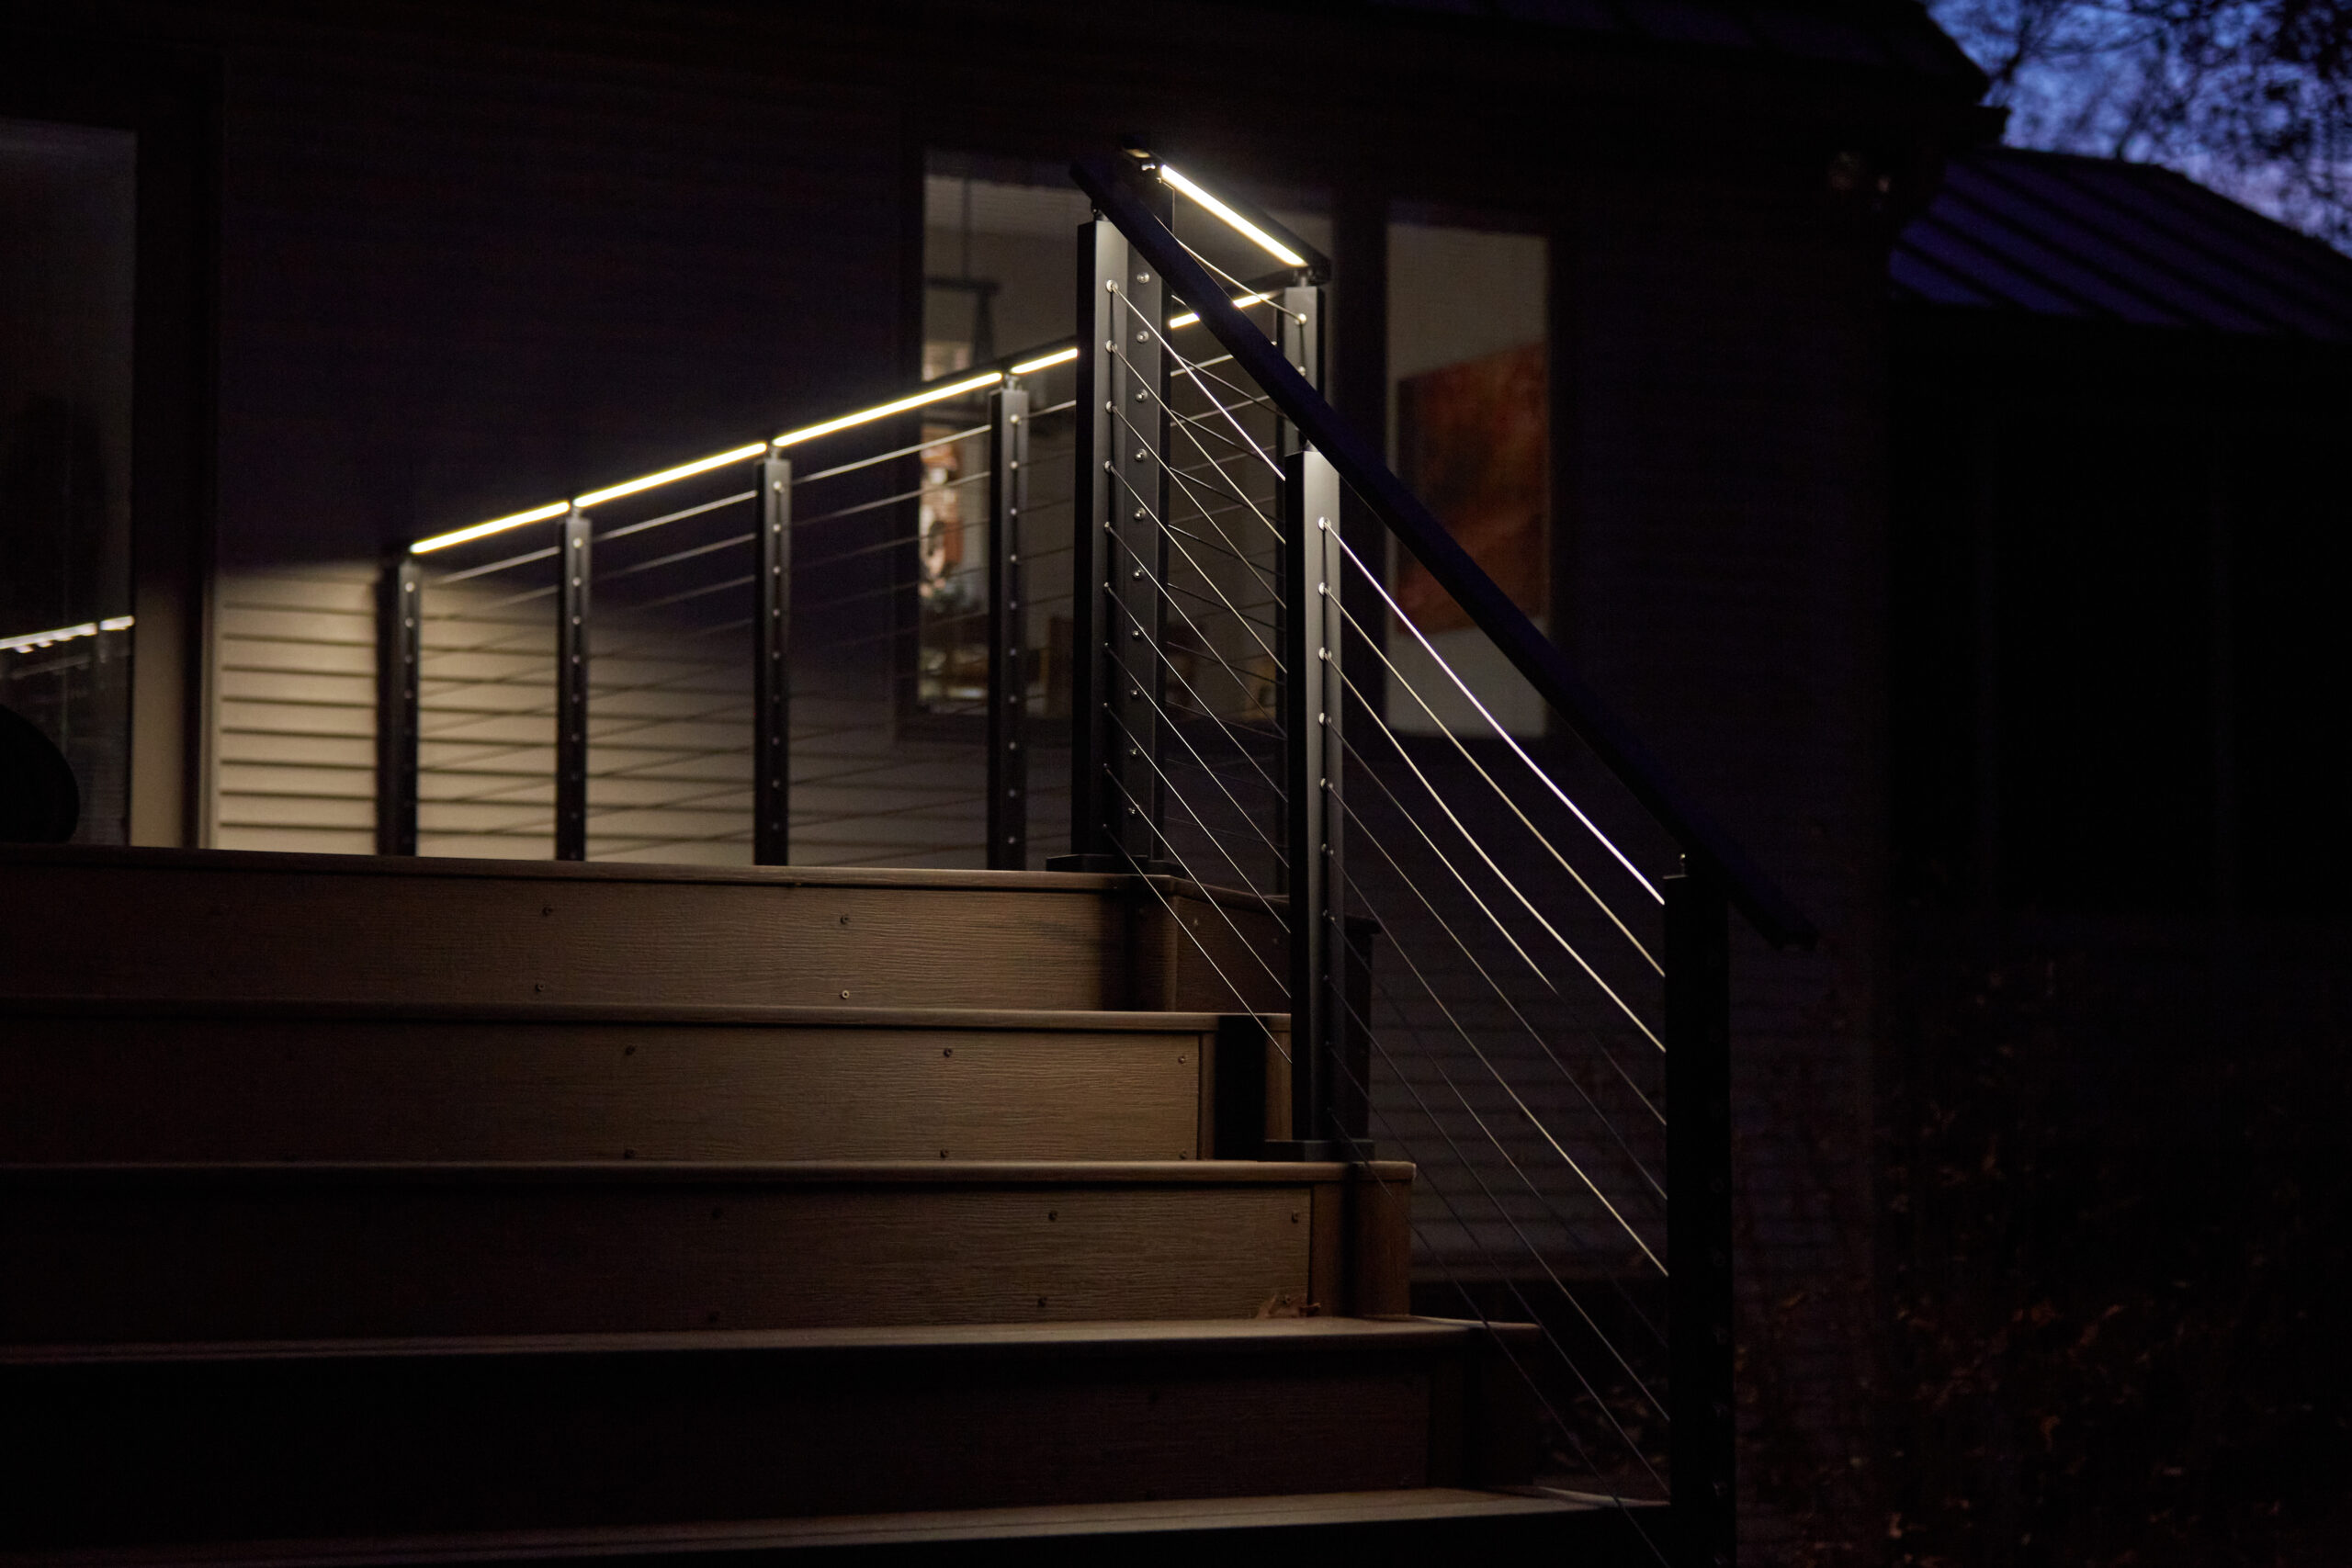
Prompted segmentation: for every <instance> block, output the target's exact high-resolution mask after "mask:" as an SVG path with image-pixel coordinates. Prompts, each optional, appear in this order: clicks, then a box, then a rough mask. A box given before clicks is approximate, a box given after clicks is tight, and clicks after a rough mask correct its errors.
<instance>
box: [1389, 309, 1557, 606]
mask: <svg viewBox="0 0 2352 1568" xmlns="http://www.w3.org/2000/svg"><path fill="white" fill-rule="evenodd" d="M1547 353H1548V349H1547V347H1546V345H1545V344H1543V343H1540V342H1538V343H1528V344H1520V345H1519V346H1518V347H1516V348H1507V349H1503V350H1501V351H1500V352H1498V353H1495V354H1487V355H1479V356H1478V357H1477V358H1475V359H1465V360H1463V361H1461V362H1460V363H1458V364H1454V365H1447V366H1442V367H1439V368H1437V369H1435V370H1425V371H1422V372H1421V373H1420V374H1419V375H1417V376H1407V377H1404V378H1401V379H1399V381H1398V382H1397V468H1398V476H1397V477H1398V478H1400V479H1403V480H1404V481H1405V483H1406V484H1407V485H1408V487H1409V488H1410V489H1411V490H1412V491H1413V493H1414V494H1416V495H1418V496H1419V497H1420V498H1421V500H1422V501H1423V502H1426V503H1427V504H1428V506H1429V508H1430V511H1432V512H1434V513H1437V516H1438V520H1439V521H1440V522H1442V523H1443V524H1444V525H1446V528H1447V530H1448V531H1449V532H1451V533H1452V534H1453V536H1454V538H1455V539H1457V540H1458V541H1460V542H1461V545H1462V547H1463V548H1464V549H1466V550H1468V551H1469V552H1470V556H1471V558H1472V559H1474V560H1476V562H1477V563H1478V564H1479V565H1480V566H1482V567H1484V568H1485V569H1486V570H1487V575H1488V576H1490V577H1492V578H1493V579H1494V580H1495V581H1496V583H1497V584H1498V585H1499V586H1500V587H1501V588H1502V590H1503V592H1506V593H1509V594H1510V597H1511V602H1512V603H1513V604H1517V605H1518V606H1519V607H1520V608H1521V609H1522V610H1524V611H1526V612H1527V613H1528V615H1531V616H1533V617H1534V618H1536V619H1537V620H1542V619H1543V618H1544V617H1545V616H1546V615H1550V613H1551V607H1552V605H1551V599H1552V516H1551V507H1552V436H1551V419H1552V414H1551V398H1550V377H1549V375H1548V374H1547V371H1546V355H1547ZM1397 564H1398V570H1397V580H1396V585H1395V588H1394V590H1393V592H1395V593H1396V596H1397V604H1398V605H1399V606H1400V607H1401V608H1402V609H1403V610H1404V612H1405V614H1406V615H1408V616H1410V617H1411V618H1412V621H1413V624H1414V625H1416V626H1419V627H1420V628H1421V630H1422V631H1424V632H1428V633H1431V634H1434V633H1438V632H1443V631H1453V630H1455V629H1457V628H1460V627H1463V626H1468V625H1469V624H1470V620H1469V617H1468V616H1467V615H1464V614H1463V612H1462V609H1461V607H1460V606H1459V605H1457V604H1454V602H1453V598H1452V597H1451V596H1450V595H1448V594H1447V593H1446V592H1445V591H1444V590H1443V589H1442V588H1440V587H1439V586H1438V585H1437V582H1436V580H1434V579H1433V578H1431V577H1430V574H1429V572H1428V571H1427V570H1425V569H1424V568H1423V567H1422V566H1421V564H1420V562H1419V561H1417V560H1415V559H1413V558H1411V557H1410V556H1401V557H1399V558H1398V563H1397ZM1391 631H1392V634H1393V635H1394V636H1396V637H1404V636H1406V635H1407V634H1406V633H1405V632H1404V630H1403V628H1402V627H1400V626H1392V628H1391Z"/></svg>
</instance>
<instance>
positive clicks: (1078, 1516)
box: [33, 1487, 1620, 1568]
mask: <svg viewBox="0 0 2352 1568" xmlns="http://www.w3.org/2000/svg"><path fill="white" fill-rule="evenodd" d="M1604 1511H1605V1512H1608V1513H1611V1514H1614V1513H1617V1512H1619V1511H1620V1510H1618V1509H1617V1508H1615V1507H1612V1506H1610V1505H1607V1504H1605V1503H1600V1502H1585V1501H1580V1500H1576V1499H1570V1498H1564V1497H1557V1496H1546V1495H1532V1494H1522V1493H1512V1492H1487V1491H1477V1490H1472V1489H1468V1488H1462V1487H1411V1488H1404V1489H1400V1490H1395V1491H1383V1492H1336V1493H1308V1494H1305V1495H1295V1496H1261V1497H1230V1498H1176V1499H1170V1500H1166V1501H1155V1502H1143V1503H1074V1504H1063V1505H1060V1506H1046V1507H1031V1508H943V1509H935V1510H929V1511H923V1512H915V1513H902V1514H865V1515H850V1516H846V1517H840V1516H836V1517H819V1518H811V1519H762V1520H752V1521H743V1522H722V1523H710V1524H695V1525H669V1526H637V1527H619V1528H608V1529H589V1530H498V1531H481V1532H477V1533H473V1534H466V1535H442V1536H408V1537H391V1538H374V1539H358V1540H293V1541H271V1540H256V1541H239V1542H228V1543H221V1544H218V1545H212V1544H207V1545H204V1546H199V1547H196V1548H193V1549H190V1548H181V1549H179V1550H177V1551H170V1552H168V1554H166V1553H164V1552H159V1551H156V1550H154V1549H140V1548H129V1549H119V1550H117V1551H95V1552H86V1553H84V1552H76V1553H74V1554H72V1555H71V1556H70V1557H68V1556H65V1555H62V1554H61V1555H59V1556H57V1557H46V1556H44V1557H40V1558H36V1559H34V1560H33V1562H35V1563H38V1564H39V1568H68V1564H69V1563H71V1564H72V1565H73V1568H160V1565H161V1564H163V1563H164V1562H172V1563H187V1564H197V1563H201V1564H205V1565H206V1568H373V1565H375V1564H388V1563H441V1562H452V1563H454V1562H571V1561H608V1560H629V1559H644V1558H652V1557H666V1556H668V1555H669V1554H672V1553H677V1554H685V1553H692V1554H694V1555H695V1557H696V1558H708V1557H713V1556H716V1555H718V1554H722V1553H724V1554H728V1555H729V1556H739V1557H740V1556H742V1555H748V1554H751V1553H756V1552H762V1551H787V1552H795V1553H798V1552H803V1551H810V1550H823V1549H825V1548H829V1547H879V1546H916V1545H922V1544H927V1543H941V1544H953V1543H963V1542H978V1541H991V1542H996V1543H1000V1544H1002V1545H1005V1546H1008V1547H1010V1546H1015V1545H1019V1546H1025V1547H1028V1548H1031V1549H1032V1550H1034V1549H1035V1547H1037V1546H1038V1545H1040V1544H1041V1543H1043V1542H1045V1541H1047V1540H1071V1539H1076V1540H1080V1541H1083V1542H1093V1543H1096V1544H1094V1545H1093V1546H1091V1548H1090V1549H1091V1550H1096V1551H1099V1550H1102V1549H1103V1545H1107V1544H1110V1543H1112V1542H1113V1541H1117V1542H1119V1543H1121V1544H1124V1543H1125V1542H1126V1541H1128V1540H1133V1539H1134V1538H1136V1537H1138V1536H1160V1535H1165V1534H1175V1535H1181V1536H1183V1537H1188V1538H1191V1540H1190V1542H1189V1544H1192V1545H1193V1546H1195V1547H1197V1546H1199V1545H1201V1544H1203V1542H1202V1539H1201V1538H1203V1537H1204V1536H1209V1535H1213V1534H1216V1533H1219V1532H1229V1531H1235V1530H1256V1529H1266V1528H1270V1527H1271V1528H1277V1529H1287V1530H1296V1531H1301V1532H1304V1531H1306V1530H1308V1529H1313V1528H1315V1527H1317V1526H1331V1525H1367V1526H1375V1527H1384V1528H1385V1529H1392V1530H1393V1529H1395V1528H1396V1527H1397V1526H1401V1525H1408V1524H1414V1523H1448V1524H1453V1523H1459V1522H1464V1521H1471V1520H1490V1519H1521V1518H1542V1519H1556V1520H1563V1521H1566V1520H1571V1519H1573V1520H1577V1521H1578V1522H1579V1523H1581V1522H1583V1520H1584V1519H1585V1517H1588V1516H1594V1515H1598V1514H1601V1513H1603V1512H1604ZM1106 1538H1108V1539H1107V1540H1106ZM1454 1544H1457V1545H1459V1544H1463V1543H1459V1542H1456V1543H1454ZM894 1561H896V1559H894Z"/></svg>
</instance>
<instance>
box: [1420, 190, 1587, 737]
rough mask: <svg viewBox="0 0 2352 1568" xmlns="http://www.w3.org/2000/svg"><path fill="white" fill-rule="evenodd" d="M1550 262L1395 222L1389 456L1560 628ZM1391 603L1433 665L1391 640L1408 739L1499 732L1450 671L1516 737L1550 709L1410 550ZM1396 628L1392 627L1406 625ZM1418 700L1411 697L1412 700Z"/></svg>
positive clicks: (1516, 591)
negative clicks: (1555, 603) (1548, 325)
mask: <svg viewBox="0 0 2352 1568" xmlns="http://www.w3.org/2000/svg"><path fill="white" fill-rule="evenodd" d="M1549 269H1550V257H1549V247H1548V245H1547V244H1546V243H1545V241H1544V238H1543V236H1541V235H1537V234H1524V233H1513V232H1509V231H1504V230H1501V229H1499V228H1494V227H1470V226H1466V225H1463V224H1459V223H1447V222H1438V221H1418V220H1398V221H1395V222H1392V223H1391V224H1390V225H1389V228H1388V450H1389V453H1390V461H1391V463H1392V465H1393V466H1394V467H1395V468H1396V469H1397V477H1398V478H1400V479H1403V480H1404V481H1405V483H1406V485H1407V486H1408V488H1409V489H1410V490H1411V491H1413V492H1414V493H1415V494H1416V495H1418V496H1419V497H1420V498H1421V500H1422V501H1424V502H1427V503H1428V505H1429V507H1430V510H1431V511H1432V512H1434V513H1436V514H1437V517H1438V520H1439V521H1440V522H1442V523H1443V524H1444V525H1446V527H1447V528H1448V529H1449V530H1450V531H1451V532H1452V533H1453V536H1454V537H1455V538H1456V539H1457V540H1459V541H1460V542H1461V544H1462V546H1463V547H1464V548H1465V549H1467V550H1468V551H1469V552H1470V555H1471V557H1472V558H1474V559H1476V561H1477V562H1478V564H1479V565H1480V566H1482V567H1484V568H1485V569H1486V570H1487V572H1488V574H1489V575H1491V576H1492V577H1493V578H1494V579H1495V581H1496V582H1497V583H1498V584H1499V585H1500V586H1501V587H1502V589H1503V590H1504V592H1508V593H1509V594H1510V596H1511V600H1512V602H1513V603H1515V604H1518V606H1519V607H1520V608H1521V609H1522V610H1524V611H1526V612H1527V614H1528V615H1529V616H1530V617H1531V618H1532V619H1533V620H1534V622H1535V624H1536V625H1537V626H1540V627H1543V628H1544V629H1545V630H1547V631H1548V630H1549V629H1550V615H1551V599H1552V549H1553V546H1552V441H1551V396H1550V386H1551V376H1550V364H1549V355H1550V349H1549V344H1548V343H1547V339H1546V333H1545V330H1544V314H1545V302H1546V296H1547V280H1548V275H1549ZM1389 581H1390V590H1389V591H1390V592H1391V593H1392V594H1394V595H1395V597H1396V599H1397V605H1398V607H1399V608H1400V609H1402V610H1403V612H1404V614H1405V615H1408V616H1409V617H1410V618H1411V620H1412V622H1413V625H1414V626H1416V627H1418V628H1419V631H1420V632H1421V634H1422V635H1423V636H1424V637H1427V638H1428V640H1429V644H1430V649H1434V650H1435V652H1436V655H1437V656H1438V657H1437V658H1432V657H1431V654H1430V649H1424V648H1423V647H1422V646H1421V644H1420V641H1419V639H1418V638H1416V637H1413V636H1412V635H1411V633H1410V632H1409V631H1408V630H1407V629H1406V628H1405V627H1404V626H1402V625H1398V624H1392V625H1391V626H1390V627H1389V632H1388V644H1389V657H1390V659H1391V660H1393V661H1394V663H1395V664H1396V666H1397V673H1398V674H1399V675H1400V676H1401V677H1402V682H1391V683H1390V687H1389V692H1388V701H1387V707H1388V721H1389V723H1390V725H1391V726H1393V727H1394V728H1397V729H1398V730H1400V731H1403V732H1405V733H1408V734H1424V735H1426V734H1435V733H1438V732H1439V730H1440V728H1441V726H1442V727H1443V728H1447V729H1452V730H1453V731H1455V732H1457V733H1461V734H1485V733H1487V725H1486V723H1485V721H1484V720H1483V719H1481V718H1480V717H1479V716H1477V714H1476V712H1475V711H1474V710H1473V709H1472V707H1471V705H1470V703H1469V701H1468V700H1467V699H1465V698H1464V696H1463V695H1462V694H1461V692H1460V690H1459V689H1458V688H1457V687H1456V686H1455V685H1454V684H1453V680H1452V679H1450V678H1449V677H1448V676H1447V674H1446V673H1445V671H1443V670H1442V669H1441V668H1440V667H1439V663H1438V658H1442V660H1444V662H1445V664H1447V665H1449V666H1451V667H1452V669H1453V671H1454V673H1455V674H1457V675H1459V676H1460V677H1461V678H1462V681H1463V682H1464V684H1465V685H1467V686H1468V687H1469V688H1470V690H1471V691H1472V692H1473V693H1475V694H1476V696H1477V698H1478V700H1479V702H1480V703H1481V704H1482V705H1484V706H1485V707H1486V708H1487V711H1488V712H1489V713H1491V714H1493V715H1494V716H1495V718H1496V719H1497V720H1498V721H1499V722H1500V723H1501V724H1503V725H1504V726H1505V727H1506V728H1508V729H1510V731H1511V732H1512V733H1513V734H1516V735H1541V734H1542V733H1544V722H1545V716H1546V712H1547V710H1546V708H1545V706H1544V703H1543V702H1542V700H1541V699H1540V698H1538V697H1537V696H1536V695H1535V693H1534V690H1533V688H1532V687H1530V686H1529V685H1528V684H1527V683H1526V682H1524V681H1522V680H1521V678H1520V677H1519V675H1518V673H1517V672H1516V671H1513V670H1512V669H1511V668H1510V665H1509V664H1508V663H1507V662H1506V661H1505V660H1504V659H1503V657H1502V655H1501V654H1500V653H1499V652H1498V651H1497V650H1496V649H1495V648H1494V645H1493V644H1492V643H1490V642H1488V641H1487V637H1486V634H1485V633H1483V632H1481V631H1479V630H1478V629H1477V628H1476V626H1472V625H1471V624H1470V620H1469V617H1468V616H1467V615H1464V613H1463V612H1462V610H1461V609H1460V607H1459V606H1457V605H1456V604H1454V603H1453V600H1452V599H1451V598H1450V597H1449V596H1447V594H1446V593H1445V592H1444V591H1443V590H1442V589H1441V588H1439V587H1438V586H1437V584H1436V583H1435V582H1434V581H1432V580H1430V577H1429V575H1428V574H1427V573H1426V572H1425V571H1423V570H1421V568H1420V566H1419V563H1418V562H1416V561H1414V560H1413V559H1412V558H1411V557H1410V556H1409V555H1408V554H1406V553H1405V552H1404V551H1402V550H1401V549H1397V550H1396V551H1395V552H1394V553H1393V555H1392V558H1391V567H1390V574H1389ZM1394 620H1395V617H1392V622H1394ZM1407 687H1409V688H1410V689H1409V690H1407V689H1406V688H1407Z"/></svg>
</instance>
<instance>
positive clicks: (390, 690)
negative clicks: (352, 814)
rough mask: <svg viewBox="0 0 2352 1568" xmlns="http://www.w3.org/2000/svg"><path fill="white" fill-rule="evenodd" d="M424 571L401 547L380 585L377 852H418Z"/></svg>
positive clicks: (391, 560) (383, 575) (377, 639)
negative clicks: (419, 722)
mask: <svg viewBox="0 0 2352 1568" xmlns="http://www.w3.org/2000/svg"><path fill="white" fill-rule="evenodd" d="M423 657H424V569H423V568H422V567H421V566H419V565H418V564H417V559H416V558H415V557H414V556H413V555H410V554H409V553H408V552H407V551H406V550H402V551H401V553H400V554H399V555H397V556H395V557H393V558H391V559H390V560H389V561H387V562H385V563H384V570H383V574H382V575H381V576H380V577H379V579H378V580H377V583H376V852H377V853H378V854H379V855H413V854H414V853H416V766H417V744H416V738H417V715H418V687H417V670H418V665H419V664H420V663H421V662H422V660H423Z"/></svg>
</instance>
